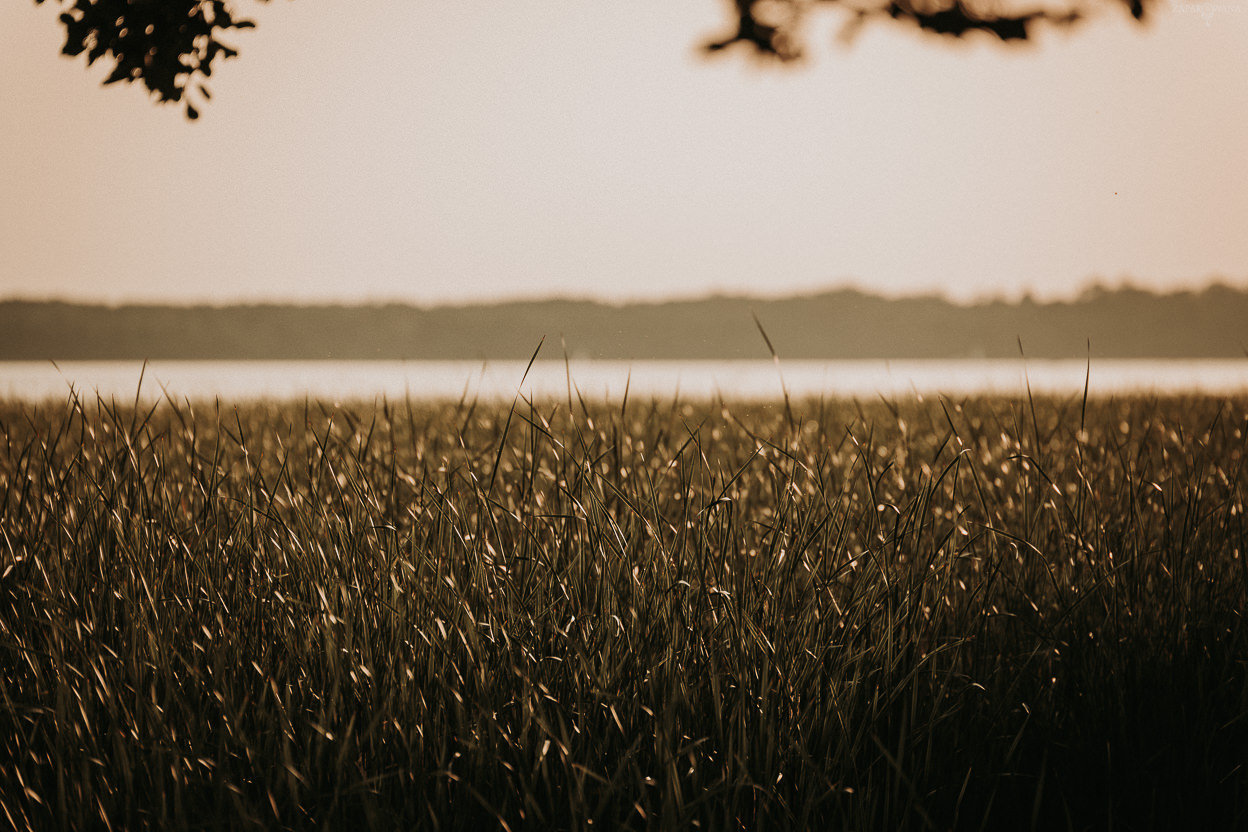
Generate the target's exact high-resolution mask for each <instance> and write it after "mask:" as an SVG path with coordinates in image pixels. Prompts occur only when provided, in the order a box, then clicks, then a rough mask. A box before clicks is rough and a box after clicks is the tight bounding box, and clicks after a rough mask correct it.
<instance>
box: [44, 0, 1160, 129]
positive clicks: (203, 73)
mask: <svg viewBox="0 0 1248 832" xmlns="http://www.w3.org/2000/svg"><path fill="white" fill-rule="evenodd" d="M43 2H44V0H35V3H37V4H42V3H43ZM57 2H58V3H59V4H60V5H61V6H62V7H68V8H67V10H66V11H64V12H62V14H61V16H60V19H61V22H62V23H63V24H64V26H65V46H64V47H63V48H62V50H61V51H62V52H63V53H64V54H66V55H75V56H76V55H81V54H83V53H85V54H86V56H87V63H88V64H94V63H95V62H96V61H97V60H100V59H106V60H110V61H112V62H113V70H112V72H111V73H110V74H109V75H108V77H107V78H105V80H104V83H105V84H114V83H117V82H119V81H125V82H127V83H133V82H135V81H139V82H141V83H142V84H143V85H144V86H145V87H147V89H148V90H149V91H150V92H151V93H152V94H153V95H155V96H156V97H157V98H158V99H159V100H160V101H165V102H181V103H183V104H184V106H185V108H186V115H187V116H188V117H189V118H192V119H194V118H198V116H199V112H198V110H197V109H196V108H195V106H194V105H193V104H192V103H191V94H192V92H196V93H198V95H199V96H202V97H203V98H204V99H208V98H210V97H211V93H210V92H209V89H208V85H207V83H206V82H207V79H208V77H209V76H211V75H212V65H213V62H214V61H215V60H217V59H218V58H232V57H234V56H235V55H237V54H238V52H237V50H235V49H234V48H232V47H230V46H228V45H226V44H225V43H223V42H222V41H221V40H220V39H219V36H220V35H222V34H225V33H228V32H229V31H230V30H231V29H250V28H254V26H255V23H254V22H253V21H251V20H247V19H245V18H240V17H237V16H236V12H235V7H236V6H237V3H236V2H231V1H230V0H57ZM257 2H262V3H263V2H268V0H257ZM1070 2H1071V5H1070V6H1068V7H1066V8H1064V9H1062V10H1060V11H1054V10H1052V9H1045V8H1034V9H1031V10H1028V11H1018V10H1015V9H1011V8H1009V7H1007V6H1003V5H1002V4H1001V3H999V2H997V0H862V2H859V0H725V3H726V6H727V7H728V9H729V11H730V13H731V17H732V21H731V24H730V27H731V28H730V30H729V31H728V32H727V33H726V36H722V37H719V38H717V39H715V40H712V41H710V42H709V43H707V44H706V46H705V48H706V49H707V50H708V51H710V52H718V51H720V50H724V49H727V48H728V47H731V46H734V45H742V46H743V47H745V48H747V49H748V50H750V51H752V52H754V53H755V54H757V55H761V56H764V57H767V58H773V59H776V60H780V61H790V60H793V59H795V58H798V57H800V56H801V54H802V48H803V45H802V37H801V33H802V28H803V23H804V21H805V18H806V17H807V14H808V13H809V11H810V10H811V9H812V8H814V7H829V6H836V7H839V8H842V9H845V10H848V11H849V12H850V13H851V18H850V22H849V24H848V25H847V27H846V29H845V30H844V32H843V35H844V36H845V37H851V36H852V35H853V33H854V32H856V31H857V30H858V29H859V28H860V27H861V26H862V25H864V24H866V23H868V22H870V21H873V20H880V21H887V22H889V23H891V24H893V25H902V26H908V27H912V28H918V29H920V30H922V31H924V32H928V33H931V34H933V35H936V36H940V37H946V38H960V37H963V36H965V35H966V34H968V33H970V32H985V33H988V34H989V35H992V36H995V37H997V38H999V39H1000V40H1001V41H1006V42H1010V41H1025V40H1027V39H1028V38H1029V37H1030V36H1031V34H1032V32H1033V30H1034V28H1035V26H1036V24H1049V25H1053V26H1072V25H1075V24H1076V23H1078V22H1080V21H1081V20H1083V19H1085V18H1087V17H1088V15H1089V13H1090V11H1091V5H1092V3H1095V2H1097V0H1070ZM1101 2H1105V3H1109V4H1110V5H1122V6H1125V8H1126V9H1127V11H1129V12H1130V14H1131V16H1132V17H1134V18H1135V19H1136V20H1142V19H1143V18H1144V15H1145V3H1146V2H1155V0H1101ZM344 13H349V12H344Z"/></svg>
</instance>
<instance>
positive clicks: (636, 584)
mask: <svg viewBox="0 0 1248 832" xmlns="http://www.w3.org/2000/svg"><path fill="white" fill-rule="evenodd" d="M1246 431H1248V421H1246V419H1245V408H1244V403H1243V402H1238V401H1218V400H1213V399H1183V400H1177V399H1176V400H1156V399H1125V400H1096V399H1093V400H1091V401H1082V402H1081V401H1080V400H1078V399H1075V400H1058V399H1039V400H1035V401H1028V400H1021V401H1020V400H1003V399H1002V400H994V399H971V400H966V401H962V402H958V401H951V400H941V399H937V400H929V401H922V400H910V401H895V402H883V401H880V402H875V403H855V402H828V401H825V402H799V401H794V402H792V403H788V402H786V403H785V405H784V406H783V407H781V406H775V407H762V406H739V407H737V406H725V405H724V404H722V403H680V402H666V403H664V402H649V403H638V402H629V401H628V400H627V398H625V400H624V402H623V403H620V404H617V405H615V406H606V405H601V406H590V405H586V404H585V403H583V402H581V401H579V400H577V399H576V398H575V396H569V399H568V400H567V401H564V402H538V403H532V402H525V401H519V402H517V404H516V405H515V406H513V407H511V408H507V407H505V406H504V407H502V408H498V407H495V406H489V407H487V406H484V405H479V406H478V405H473V404H470V403H464V402H461V403H459V404H445V405H426V404H422V405H419V406H417V405H412V404H410V403H405V402H398V403H396V402H380V403H377V404H375V405H344V406H339V405H330V404H327V403H326V404H322V403H313V402H307V403H283V404H276V403H269V404H249V405H247V406H240V407H237V408H234V407H227V406H222V405H215V406H214V405H210V404H209V405H205V404H202V403H199V404H194V405H192V404H189V403H186V402H183V403H181V404H175V403H173V402H170V401H164V402H161V403H159V404H157V405H154V406H150V407H137V406H135V404H128V405H123V404H118V403H115V402H112V401H102V400H98V399H97V400H94V401H91V400H86V399H80V398H78V397H76V396H73V397H71V398H70V399H69V400H68V401H67V402H64V403H53V404H44V405H40V406H37V407H36V406H32V405H21V404H12V403H11V404H4V405H0V436H2V439H0V507H2V510H3V518H2V519H0V574H2V577H0V825H11V826H13V827H15V828H18V829H49V828H60V829H86V828H91V829H97V828H109V829H136V828H214V829H215V828H231V829H233V828H251V827H259V828H274V829H276V828H292V829H304V828H378V829H396V828H411V829H417V828H427V829H486V828H502V829H510V830H519V829H521V828H535V829H590V828H609V829H615V828H627V829H639V830H640V829H688V828H702V829H814V828H826V829H856V830H872V829H879V830H910V829H913V830H918V829H1029V828H1030V829H1046V830H1048V829H1110V828H1112V829H1175V828H1205V829H1215V828H1216V829H1231V828H1245V826H1246V825H1248V769H1246V768H1245V763H1246V762H1248V716H1246V715H1248V685H1246V682H1245V662H1246V661H1248V630H1246V628H1245V624H1244V620H1243V613H1244V608H1245V603H1244V602H1245V597H1246V596H1248V568H1246V566H1245V553H1248V523H1246V522H1245V517H1244V510H1245V506H1244V498H1245V490H1246V486H1248V475H1246V471H1245V457H1246V454H1245V443H1246V442H1248V439H1246V435H1245V434H1246Z"/></svg>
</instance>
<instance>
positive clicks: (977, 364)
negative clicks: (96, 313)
mask: <svg viewBox="0 0 1248 832" xmlns="http://www.w3.org/2000/svg"><path fill="white" fill-rule="evenodd" d="M526 363H527V362H524V361H490V362H485V363H482V362H480V361H157V362H152V363H149V364H148V365H147V366H146V369H144V366H143V364H142V362H137V361H82V362H78V361H70V362H59V363H57V364H53V363H51V362H0V397H4V398H10V399H23V400H28V401H33V400H41V399H63V398H65V397H66V396H67V395H68V393H69V392H70V390H71V388H72V389H73V390H76V391H78V392H79V393H80V394H85V395H88V396H91V397H94V396H95V395H96V394H97V393H98V394H99V395H101V396H103V397H105V398H117V399H119V400H124V399H133V398H134V397H135V395H136V392H138V393H139V394H140V396H141V397H142V398H143V399H145V400H152V399H154V398H156V397H162V396H166V395H167V396H169V397H171V398H173V399H175V400H177V401H181V400H183V399H191V400H203V399H212V398H220V399H222V400H224V401H243V400H252V399H259V398H281V399H289V398H297V399H303V398H305V397H307V398H311V399H315V400H322V401H323V400H335V401H338V400H348V399H365V400H371V399H377V398H381V397H385V398H387V399H390V400H392V401H393V400H402V399H404V398H411V399H412V400H439V399H452V400H458V399H460V398H469V399H471V398H474V397H476V398H480V399H483V400H496V399H503V400H510V399H512V398H514V397H515V396H516V395H517V394H520V395H523V396H530V397H534V396H535V397H538V398H553V397H558V398H566V397H567V396H568V395H569V394H571V395H573V396H576V395H577V394H578V392H579V394H580V395H581V396H582V397H584V398H586V399H587V400H588V399H594V400H603V399H606V400H609V401H620V400H621V399H622V398H623V396H624V392H625V389H626V388H627V390H628V395H629V397H630V398H634V397H636V398H638V399H650V398H655V397H658V398H671V397H672V396H673V395H679V396H680V397H681V398H682V399H704V398H708V397H719V396H722V397H723V398H724V399H726V400H735V401H740V400H769V399H778V398H779V397H781V396H782V395H783V392H784V391H785V390H786V389H787V391H788V393H789V395H790V396H792V397H794V398H806V397H816V398H817V397H825V398H863V397H875V396H885V397H890V398H891V397H906V396H913V395H916V394H918V395H936V394H944V395H950V396H967V395H975V394H984V393H999V394H1007V395H1025V394H1026V392H1027V389H1028V386H1030V389H1031V390H1032V392H1034V393H1037V394H1040V393H1054V394H1071V395H1074V394H1081V393H1082V391H1083V389H1084V382H1085V377H1086V379H1087V385H1088V390H1089V394H1090V395H1092V396H1110V395H1123V394H1128V393H1143V394H1179V393H1205V394H1216V395H1228V394H1235V393H1248V359H1231V360H1134V359H1132V360H1119V359H1105V360H1099V361H1098V360H1093V361H1092V362H1091V365H1090V367H1089V365H1088V363H1087V362H1086V361H1085V360H1082V359H1080V360H1055V361H1045V360H1036V359H1028V360H1025V361H1024V360H1023V359H987V360H985V359H978V360H977V359H967V360H944V359H940V360H906V361H885V360H867V361H787V362H781V363H780V365H779V366H778V367H777V365H776V364H774V363H773V362H771V361H635V362H627V361H576V360H574V361H571V362H570V363H567V364H565V363H564V362H563V361H538V362H536V363H534V364H533V366H532V367H531V368H530V369H529V371H528V375H527V377H526V375H525V368H526ZM140 375H142V379H143V381H142V387H141V388H140V385H139V379H140ZM522 380H523V383H522Z"/></svg>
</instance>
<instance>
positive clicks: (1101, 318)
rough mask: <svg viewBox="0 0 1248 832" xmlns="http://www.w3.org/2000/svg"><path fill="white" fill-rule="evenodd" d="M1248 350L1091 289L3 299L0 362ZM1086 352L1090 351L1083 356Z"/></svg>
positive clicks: (1188, 318)
mask: <svg viewBox="0 0 1248 832" xmlns="http://www.w3.org/2000/svg"><path fill="white" fill-rule="evenodd" d="M754 316H757V318H758V320H759V321H760V322H761V323H762V324H763V326H764V327H765V328H766V330H767V332H768V333H769V335H770V338H771V340H772V342H773V344H774V346H775V348H776V350H777V352H778V353H779V354H780V356H781V357H782V358H788V359H802V358H822V359H837V358H923V357H931V358H965V357H986V358H1005V357H1015V356H1017V355H1018V354H1019V343H1020V341H1021V343H1022V347H1023V350H1024V352H1025V354H1026V355H1027V356H1028V357H1031V358H1070V357H1079V358H1082V357H1084V356H1086V355H1091V356H1092V357H1094V358H1113V357H1122V358H1131V357H1141V358H1144V357H1153V358H1157V357H1174V358H1194V357H1225V358H1234V357H1241V356H1248V292H1246V291H1242V290H1237V289H1232V288H1229V287H1226V286H1213V287H1210V288H1207V289H1204V290H1202V291H1199V292H1179V293H1172V294H1166V295H1158V294H1153V293H1150V292H1145V291H1140V290H1136V289H1118V290H1112V291H1111V290H1095V291H1090V292H1087V293H1085V294H1084V295H1083V296H1082V297H1080V298H1078V299H1077V300H1073V301H1066V302H1051V303H1042V302H1037V301H1034V300H1031V299H1024V300H1023V301H1020V302H1017V303H1008V302H1004V301H999V300H998V301H990V302H984V303H979V304H975V305H969V306H965V305H959V304H955V303H952V302H950V301H948V300H945V299H942V298H939V297H912V298H904V299H899V300H896V299H893V300H890V299H885V298H881V297H878V296H874V295H870V294H866V293H863V292H859V291H854V290H840V291H833V292H826V293H822V294H818V295H811V296H805V297H794V298H787V299H776V300H760V299H751V298H744V297H715V298H708V299H704V300H691V301H680V302H671V303H649V304H630V305H623V306H615V305H609V304H603V303H595V302H591V301H567V300H558V301H528V302H516V303H503V304H494V305H480V306H464V307H437V308H418V307H413V306H404V305H398V304H390V305H378V306H282V305H251V306H224V307H207V306H196V307H179V306H137V305H136V306H119V307H106V306H91V305H83V304H71V303H62V302H55V301H20V300H11V301H6V302H0V360H10V361H12V360H47V359H55V360H70V359H81V360H109V359H144V358H148V359H166V360H172V359H191V360H194V359H413V360H416V359H526V358H528V357H529V356H530V355H531V354H532V353H533V349H534V348H535V347H536V345H537V343H538V342H539V341H540V340H541V339H542V338H543V337H545V338H546V345H547V346H546V348H545V349H544V350H543V353H542V355H543V357H546V358H558V357H561V356H562V355H563V352H564V351H566V353H567V354H568V355H569V356H570V357H572V358H595V359H626V360H628V359H636V360H644V359H733V358H767V357H768V356H769V353H768V351H767V347H766V344H765V343H764V342H763V340H762V339H761V338H760V337H759V333H758V330H757V328H756V326H755V324H754ZM1089 343H1090V351H1089Z"/></svg>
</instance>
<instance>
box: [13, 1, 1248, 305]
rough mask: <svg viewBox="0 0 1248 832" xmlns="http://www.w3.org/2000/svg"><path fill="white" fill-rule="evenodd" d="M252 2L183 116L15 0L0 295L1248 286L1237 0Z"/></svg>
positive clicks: (1244, 111)
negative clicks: (1004, 22) (793, 40)
mask: <svg viewBox="0 0 1248 832" xmlns="http://www.w3.org/2000/svg"><path fill="white" fill-rule="evenodd" d="M240 8H241V9H244V10H246V11H247V12H248V13H250V14H252V16H254V17H255V18H256V19H257V20H258V21H259V22H260V26H259V28H258V29H257V30H255V31H254V32H244V33H238V34H235V35H232V36H230V37H229V38H227V41H229V42H232V43H233V44H234V45H236V46H238V47H239V48H240V50H241V53H242V54H241V56H240V57H239V58H236V59H234V60H232V61H228V62H224V63H221V64H218V66H219V69H218V71H217V72H216V73H214V79H213V84H212V91H213V93H214V97H213V100H212V101H211V102H210V103H208V104H207V105H206V106H204V107H202V108H201V111H202V115H201V117H200V120H199V121H198V122H197V123H189V122H187V121H186V120H185V119H184V117H183V116H182V113H181V110H180V109H179V108H177V107H175V106H170V107H160V106H157V105H155V104H154V103H152V102H151V101H150V100H149V99H148V98H147V97H146V96H145V93H144V90H143V89H142V88H140V87H139V86H126V85H118V86H114V87H110V88H101V87H100V85H99V81H100V79H101V77H102V76H103V74H105V69H104V68H103V67H96V68H94V69H92V70H91V71H87V70H86V69H85V68H84V61H83V60H82V59H81V58H79V59H70V58H64V57H61V56H60V55H59V54H58V52H59V48H60V46H61V43H62V41H63V30H62V28H61V26H60V24H59V23H58V22H57V20H56V17H57V14H58V13H59V10H58V8H57V5H56V3H54V2H49V3H46V4H44V5H43V6H35V5H34V3H33V2H31V0H5V2H4V3H3V4H0V296H22V297H34V298H45V297H63V298H74V299H90V300H106V301H132V300H159V301H204V300H207V301H212V302H229V301H235V300H243V299H249V300H258V299H264V300H286V299H297V300H305V301H326V300H335V301H336V300H344V301H371V300H390V299H398V300H405V301H414V302H418V303H443V302H454V301H464V300H481V299H486V298H493V297H518V296H524V297H533V296H550V295H556V294H570V295H576V296H591V297H602V298H609V299H626V298H657V297H667V296H691V295H699V294H705V293H708V292H712V291H718V292H733V293H740V292H748V293H754V294H776V293H782V292H791V291H799V290H810V289H817V288H822V287H826V286H830V285H841V284H845V283H853V284H856V285H859V286H863V287H870V288H874V289H877V290H880V291H885V292H890V293H899V292H912V291H940V292H944V293H946V294H948V295H951V296H954V297H958V298H967V297H973V296H977V295H981V294H1002V295H1006V296H1014V295H1017V294H1019V293H1021V292H1022V291H1026V290H1030V291H1033V292H1035V293H1036V294H1039V295H1041V296H1052V295H1060V294H1065V293H1071V292H1074V291H1076V290H1077V289H1078V288H1079V287H1080V286H1082V285H1083V284H1085V283H1086V282H1088V281H1089V280H1091V279H1093V278H1101V279H1103V280H1105V281H1107V282H1110V283H1116V282H1117V281H1118V280H1120V279H1121V278H1123V277H1127V276H1130V277H1133V278H1134V279H1135V280H1136V281H1137V282H1139V283H1140V284H1143V285H1149V286H1173V285H1191V284H1203V283H1205V282H1206V281H1207V280H1209V279H1210V278H1213V277H1217V276H1221V277H1223V278H1225V279H1227V280H1229V281H1230V282H1233V283H1235V284H1237V285H1246V284H1248V0H1217V2H1216V3H1206V4H1202V5H1170V6H1168V7H1162V8H1160V9H1159V10H1158V13H1157V14H1156V16H1155V19H1154V21H1153V24H1152V25H1151V26H1149V27H1140V26H1138V25H1135V24H1133V23H1132V22H1131V21H1130V20H1129V18H1128V17H1127V15H1126V13H1125V10H1123V9H1121V8H1120V7H1118V6H1117V5H1113V6H1106V8H1105V10H1104V12H1103V13H1102V14H1101V15H1100V16H1099V17H1098V18H1097V19H1095V20H1093V21H1091V22H1089V23H1087V24H1085V25H1084V26H1083V27H1082V28H1080V29H1076V30H1075V31H1074V32H1073V33H1065V32H1055V31H1045V32H1043V33H1042V34H1041V37H1040V38H1039V39H1038V41H1037V42H1036V43H1034V44H1032V45H1028V46H1024V47H1022V48H1004V47H1002V46H1000V45H998V44H996V43H994V42H993V41H991V40H989V39H987V38H984V39H972V40H971V41H970V42H969V43H967V44H965V45H963V46H962V47H960V48H957V47H951V46H950V45H949V44H948V43H946V42H944V41H942V40H939V39H934V38H932V37H930V36H923V35H921V34H919V33H917V32H909V31H906V30H903V29H901V28H900V27H897V26H890V25H887V24H880V25H876V26H868V27H867V28H866V29H865V30H864V31H863V32H862V33H861V34H860V36H859V38H858V39H857V40H856V41H854V43H853V44H852V45H850V46H844V45H841V44H838V43H836V42H834V34H835V32H836V31H837V29H838V28H839V26H840V25H841V23H842V19H841V18H839V17H838V16H837V14H836V13H835V12H832V13H827V14H823V15H819V16H818V17H817V18H816V19H815V20H814V22H815V23H816V24H817V25H815V26H814V27H812V28H811V30H810V31H809V33H808V35H809V50H808V58H807V60H805V61H804V62H803V63H802V64H801V65H800V66H798V67H795V68H787V69H767V68H765V67H761V66H760V65H759V64H758V63H757V62H756V61H753V60H750V59H749V57H748V55H747V54H746V53H745V52H741V53H736V52H729V53H726V54H721V55H720V56H717V58H716V59H714V60H707V59H704V58H703V57H702V56H701V55H700V53H699V52H698V49H697V46H698V44H699V43H700V42H702V41H704V40H705V39H706V38H707V37H709V36H711V35H717V34H720V33H721V31H722V30H723V29H724V28H725V23H726V20H727V18H726V16H725V15H724V9H723V4H722V3H721V2H720V0H455V2H438V3H434V2H428V1H427V0H351V2H350V3H344V2H341V0H338V1H337V2H330V0H294V1H293V2H274V3H271V4H269V5H267V6H261V5H259V4H255V3H241V4H240ZM344 15H345V16H344Z"/></svg>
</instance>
